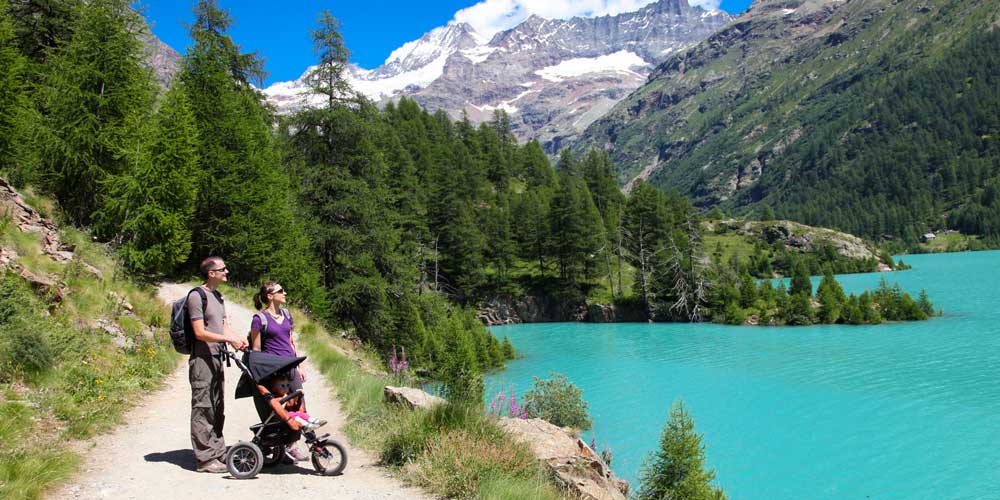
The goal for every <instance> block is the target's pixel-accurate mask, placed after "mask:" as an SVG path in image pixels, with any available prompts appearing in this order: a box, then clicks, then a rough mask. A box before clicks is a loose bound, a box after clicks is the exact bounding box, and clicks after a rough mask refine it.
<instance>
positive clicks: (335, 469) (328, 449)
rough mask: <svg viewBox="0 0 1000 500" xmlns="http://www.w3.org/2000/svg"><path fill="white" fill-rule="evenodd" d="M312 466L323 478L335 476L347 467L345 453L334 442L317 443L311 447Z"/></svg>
mask: <svg viewBox="0 0 1000 500" xmlns="http://www.w3.org/2000/svg"><path fill="white" fill-rule="evenodd" d="M311 448H312V464H313V467H314V468H315V469H316V472H319V473H320V474H322V475H324V476H336V475H337V474H340V473H341V472H344V468H345V467H347V451H346V450H344V447H343V446H342V445H341V444H340V443H338V442H336V441H327V442H325V443H317V444H315V445H313V446H312V447H311Z"/></svg>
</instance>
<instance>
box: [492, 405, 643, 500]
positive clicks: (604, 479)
mask: <svg viewBox="0 0 1000 500" xmlns="http://www.w3.org/2000/svg"><path fill="white" fill-rule="evenodd" d="M500 426H501V427H502V428H504V430H506V431H507V432H508V433H510V435H511V436H513V437H514V439H516V440H518V441H521V442H523V443H525V444H527V445H528V446H529V447H530V448H531V450H532V451H533V452H534V453H535V456H537V457H538V460H539V461H541V462H542V463H543V464H545V466H546V467H547V468H548V470H549V472H550V473H551V474H552V476H553V477H554V478H555V480H556V482H557V483H558V485H559V486H560V487H562V488H565V489H566V490H568V491H570V492H572V493H573V494H574V495H576V496H578V497H579V498H582V499H584V500H625V499H626V498H627V497H628V492H629V489H630V487H629V484H628V482H627V481H625V480H623V479H619V478H618V477H616V476H615V474H614V472H612V471H611V468H610V467H608V466H607V464H605V463H604V460H601V457H600V456H599V455H598V454H597V453H595V452H594V450H592V449H591V448H590V446H587V443H584V442H583V441H582V440H581V439H580V438H578V437H575V436H573V435H572V434H570V432H569V431H567V430H564V429H563V428H561V427H558V426H556V425H553V424H550V423H549V422H546V421H545V420H542V419H540V418H531V419H520V418H501V419H500Z"/></svg>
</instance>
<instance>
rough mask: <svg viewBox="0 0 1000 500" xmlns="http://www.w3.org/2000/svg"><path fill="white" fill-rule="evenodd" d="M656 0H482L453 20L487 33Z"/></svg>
mask: <svg viewBox="0 0 1000 500" xmlns="http://www.w3.org/2000/svg"><path fill="white" fill-rule="evenodd" d="M654 1H655V0H482V1H481V2H479V3H477V4H475V5H473V6H471V7H466V8H464V9H462V10H460V11H458V12H456V13H455V18H454V19H452V22H460V23H468V24H470V25H471V26H472V27H473V28H474V29H475V30H476V31H478V32H479V33H480V34H482V35H484V36H486V37H492V36H493V35H494V34H496V33H497V32H499V31H503V30H506V29H510V28H513V27H514V26H517V25H518V23H520V22H521V21H524V20H525V19H527V18H528V16H530V15H532V14H535V15H537V16H541V17H544V18H546V19H569V18H571V17H574V16H582V17H595V16H605V15H612V16H613V15H616V14H621V13H622V12H633V11H636V10H639V9H641V8H642V7H645V6H646V5H649V4H651V3H653V2H654ZM720 1H721V0H688V3H690V4H691V5H698V6H701V7H703V8H705V9H717V8H719V3H720Z"/></svg>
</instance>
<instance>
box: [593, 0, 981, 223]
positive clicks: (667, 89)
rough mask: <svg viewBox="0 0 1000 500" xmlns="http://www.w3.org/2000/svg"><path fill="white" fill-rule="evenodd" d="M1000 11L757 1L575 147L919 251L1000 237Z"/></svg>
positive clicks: (697, 190)
mask: <svg viewBox="0 0 1000 500" xmlns="http://www.w3.org/2000/svg"><path fill="white" fill-rule="evenodd" d="M998 26H1000V4H998V3H997V2H995V1H975V0H972V1H965V0H962V1H959V0H928V1H925V2H896V1H891V0H850V1H841V0H782V1H775V0H758V1H756V2H754V4H753V5H752V6H751V8H750V10H749V11H748V12H747V13H745V14H744V15H742V16H741V17H740V18H738V19H737V20H736V21H734V22H733V23H732V24H731V25H730V26H728V27H727V28H725V29H723V30H722V31H720V32H718V33H716V34H715V35H713V36H712V37H710V38H709V39H708V40H706V41H705V42H702V43H701V44H699V45H697V46H695V47H693V48H692V49H689V50H688V51H686V52H683V53H680V54H677V55H675V56H672V57H671V58H669V59H668V60H667V61H665V62H664V63H663V64H662V65H660V67H659V68H657V70H656V71H654V73H653V75H652V76H651V77H650V80H649V81H648V82H647V84H646V85H645V86H643V87H642V88H640V89H639V90H638V91H636V92H635V93H633V94H632V95H631V96H630V97H629V98H627V99H626V100H624V101H622V102H621V103H620V104H619V105H618V106H617V107H616V108H615V109H614V110H613V111H612V112H611V113H609V114H608V115H607V116H605V117H604V118H603V119H601V120H599V121H598V122H595V123H594V124H593V125H592V126H591V127H590V128H589V129H588V130H587V132H586V133H585V137H584V139H583V140H582V141H581V142H580V143H579V144H577V145H576V149H575V150H576V151H585V150H587V149H589V148H591V147H596V148H599V149H607V150H608V151H609V152H610V153H611V156H612V159H613V160H614V161H615V164H616V165H618V166H619V170H618V171H617V174H618V180H619V182H620V183H622V184H626V183H628V182H630V181H632V180H633V179H635V178H644V179H648V180H649V182H651V183H653V184H654V185H656V186H658V187H661V188H665V189H677V190H679V191H680V192H682V193H685V194H687V195H689V196H691V197H692V199H693V201H694V202H695V204H696V205H699V206H714V205H718V206H721V207H722V208H724V209H727V210H734V211H736V212H747V211H754V210H756V211H757V212H760V211H761V210H763V207H765V206H766V207H771V208H772V209H773V212H774V214H776V215H777V216H778V217H780V218H787V219H792V220H797V221H800V222H804V223H807V224H811V225H818V226H824V227H834V228H837V229H841V230H844V231H847V232H850V233H854V234H858V235H862V236H866V237H870V238H876V239H881V238H902V239H903V240H905V241H907V242H915V241H917V240H918V239H919V237H920V235H921V234H923V233H924V232H926V231H928V230H933V229H939V228H943V227H945V226H947V227H951V228H956V229H961V230H962V231H963V232H968V233H973V234H979V235H983V236H986V237H988V238H994V239H995V238H997V237H998V235H1000V227H998V224H1000V223H998V221H1000V203H998V202H997V200H996V198H997V196H996V192H997V183H998V174H1000V141H997V140H996V135H997V133H998V131H1000V93H998V92H997V91H996V89H997V88H1000V29H997V28H998Z"/></svg>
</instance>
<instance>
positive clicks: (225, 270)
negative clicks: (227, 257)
mask: <svg viewBox="0 0 1000 500" xmlns="http://www.w3.org/2000/svg"><path fill="white" fill-rule="evenodd" d="M208 271H209V272H217V273H228V272H229V266H225V267H220V268H218V269H209V270H208Z"/></svg>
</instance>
